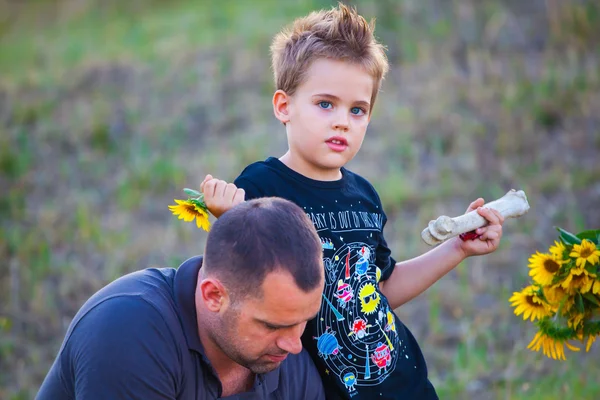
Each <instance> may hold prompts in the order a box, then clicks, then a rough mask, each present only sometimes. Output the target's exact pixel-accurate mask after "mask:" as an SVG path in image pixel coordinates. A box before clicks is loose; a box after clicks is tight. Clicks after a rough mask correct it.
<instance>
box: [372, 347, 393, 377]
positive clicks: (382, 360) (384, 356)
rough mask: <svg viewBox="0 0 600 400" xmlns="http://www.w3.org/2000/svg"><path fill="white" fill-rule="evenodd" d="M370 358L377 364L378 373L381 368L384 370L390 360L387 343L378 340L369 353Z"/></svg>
mask: <svg viewBox="0 0 600 400" xmlns="http://www.w3.org/2000/svg"><path fill="white" fill-rule="evenodd" d="M371 360H373V362H374V363H375V365H377V367H378V368H379V373H380V374H381V371H382V370H383V371H386V370H387V367H388V366H389V365H390V363H391V361H392V357H391V355H390V348H389V347H388V345H387V344H383V343H381V342H379V343H378V344H377V348H376V349H375V351H374V352H373V354H372V355H371Z"/></svg>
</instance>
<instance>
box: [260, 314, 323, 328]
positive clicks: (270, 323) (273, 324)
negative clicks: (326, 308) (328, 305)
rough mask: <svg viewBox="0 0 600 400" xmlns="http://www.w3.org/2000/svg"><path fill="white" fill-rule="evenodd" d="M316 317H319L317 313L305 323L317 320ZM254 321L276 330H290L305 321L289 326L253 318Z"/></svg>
mask: <svg viewBox="0 0 600 400" xmlns="http://www.w3.org/2000/svg"><path fill="white" fill-rule="evenodd" d="M317 315H319V313H318V312H317V313H316V314H315V315H313V316H312V317H310V318H309V319H308V320H307V321H310V320H312V319H315V318H317ZM255 320H256V321H258V322H261V323H263V324H266V325H269V326H271V327H273V328H277V329H285V328H292V327H294V326H296V325H298V324H301V323H302V322H305V321H300V322H297V323H295V324H290V325H281V324H275V323H273V322H269V321H267V320H264V319H260V318H255Z"/></svg>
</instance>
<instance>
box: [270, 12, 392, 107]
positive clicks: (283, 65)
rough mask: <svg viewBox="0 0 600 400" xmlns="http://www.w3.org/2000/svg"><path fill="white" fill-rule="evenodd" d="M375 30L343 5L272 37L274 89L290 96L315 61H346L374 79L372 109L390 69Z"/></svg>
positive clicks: (292, 25)
mask: <svg viewBox="0 0 600 400" xmlns="http://www.w3.org/2000/svg"><path fill="white" fill-rule="evenodd" d="M374 30H375V22H374V20H371V22H367V21H366V20H365V19H364V18H363V17H362V16H360V15H359V14H358V13H357V12H356V9H354V8H350V7H347V6H345V5H344V4H342V3H339V4H338V7H337V8H332V9H331V10H328V11H327V10H321V11H316V12H312V13H310V14H309V15H308V16H306V17H302V18H298V19H296V20H295V21H294V22H293V23H292V24H291V26H289V27H288V28H286V29H285V30H283V31H282V32H280V33H279V34H277V35H276V36H275V38H274V39H273V43H272V45H271V57H272V67H273V74H274V76H275V85H276V86H277V89H278V90H279V89H281V90H283V91H284V92H286V93H287V94H290V95H293V94H294V92H295V91H296V89H297V88H298V86H299V85H300V84H301V83H302V82H303V80H304V78H305V74H306V71H307V70H308V68H309V67H310V65H311V64H312V62H313V61H315V60H317V59H320V58H329V59H333V60H341V61H347V62H351V63H355V64H358V65H360V66H362V67H363V68H364V69H365V70H366V71H367V72H368V73H369V74H370V75H371V76H372V77H373V80H374V82H375V84H374V86H373V94H372V95H371V109H372V108H373V104H374V103H375V99H376V97H377V93H378V92H379V88H380V86H381V81H382V80H383V78H384V76H385V74H386V73H387V71H388V68H389V66H388V61H387V57H386V55H385V51H384V47H383V45H381V44H380V43H378V42H377V40H376V39H375V37H374V35H373V32H374Z"/></svg>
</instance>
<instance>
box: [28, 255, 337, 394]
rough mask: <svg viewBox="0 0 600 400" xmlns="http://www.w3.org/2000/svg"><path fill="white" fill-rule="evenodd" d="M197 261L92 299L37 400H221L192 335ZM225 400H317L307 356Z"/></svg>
mask: <svg viewBox="0 0 600 400" xmlns="http://www.w3.org/2000/svg"><path fill="white" fill-rule="evenodd" d="M201 265H202V257H200V256H198V257H194V258H191V259H189V260H187V261H186V262H184V263H183V264H182V265H181V266H180V267H179V269H177V270H176V269H173V268H161V269H154V268H152V269H146V270H143V271H138V272H134V273H131V274H129V275H126V276H124V277H122V278H119V279H117V280H116V281H114V282H112V283H110V284H109V285H107V286H106V287H104V288H103V289H101V290H100V291H98V292H97V293H96V294H95V295H93V296H92V297H91V298H90V299H89V300H88V301H87V302H86V303H85V304H84V305H83V307H82V308H81V309H80V310H79V312H78V313H77V315H75V318H74V319H73V321H72V322H71V325H70V326H69V329H68V331H67V334H66V337H65V340H64V342H63V344H62V346H61V348H60V351H59V353H58V356H57V358H56V360H55V361H54V364H53V365H52V368H51V369H50V371H49V372H48V375H47V376H46V379H45V380H44V383H43V384H42V387H41V388H40V391H39V393H38V396H37V399H38V400H62V399H78V400H95V399H111V400H121V399H140V400H142V399H143V400H158V399H161V400H162V399H170V400H171V399H182V400H188V399H189V400H205V399H219V398H221V393H222V387H221V383H220V381H219V379H218V377H217V375H216V373H215V371H214V369H213V368H212V366H211V364H210V362H209V360H208V359H207V358H206V356H205V354H204V349H203V347H202V343H201V342H200V338H199V336H198V325H197V319H196V307H195V300H194V293H195V289H196V282H197V276H198V271H199V269H200V267H201ZM225 398H226V399H232V400H233V399H247V400H250V399H256V400H258V399H273V400H274V399H281V400H293V399H301V400H304V399H306V400H308V399H310V400H314V399H324V398H325V395H324V392H323V386H322V384H321V379H320V377H319V373H318V372H317V370H316V368H315V366H314V365H313V362H312V361H311V359H310V357H309V355H308V354H307V353H306V352H305V351H304V350H303V351H302V353H300V354H298V355H292V354H290V355H289V356H288V357H287V359H286V360H285V361H284V362H283V363H282V364H281V366H280V367H279V368H278V369H276V370H274V371H272V372H269V373H267V374H264V375H257V377H256V380H255V383H254V387H253V388H252V389H251V390H250V391H249V392H245V393H241V394H237V395H233V396H229V397H225Z"/></svg>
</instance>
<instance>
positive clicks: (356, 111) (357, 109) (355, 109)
mask: <svg viewBox="0 0 600 400" xmlns="http://www.w3.org/2000/svg"><path fill="white" fill-rule="evenodd" d="M350 112H351V113H352V114H354V115H360V114H361V113H363V114H364V112H365V111H364V110H363V109H362V108H360V107H352V108H351V109H350Z"/></svg>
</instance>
